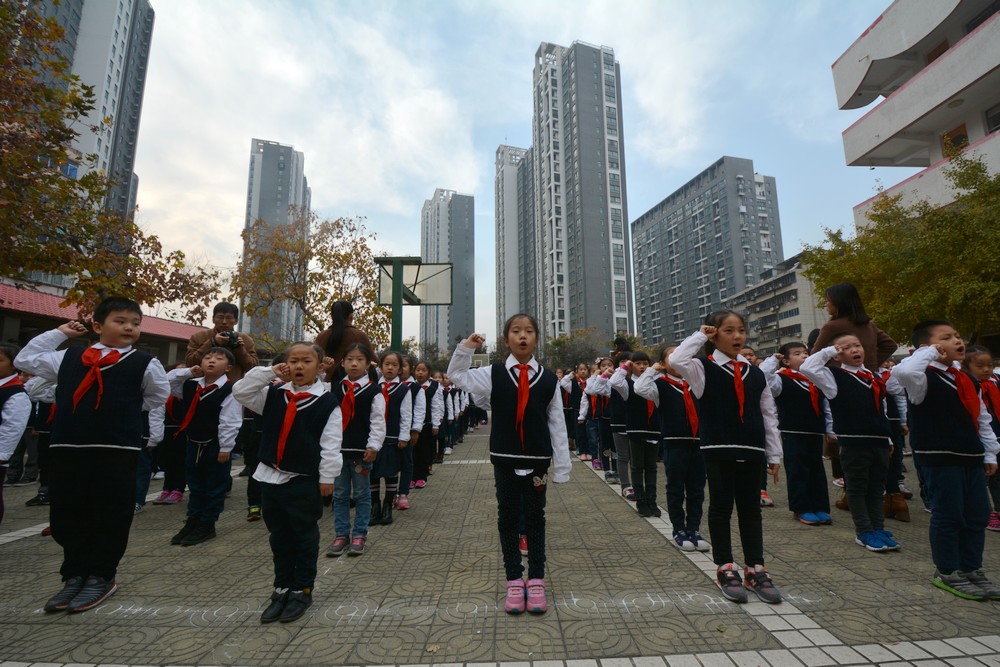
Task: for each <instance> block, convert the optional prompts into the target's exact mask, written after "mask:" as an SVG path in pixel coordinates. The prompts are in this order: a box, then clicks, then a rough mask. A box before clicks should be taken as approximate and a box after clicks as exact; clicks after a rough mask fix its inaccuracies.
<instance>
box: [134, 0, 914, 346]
mask: <svg viewBox="0 0 1000 667" xmlns="http://www.w3.org/2000/svg"><path fill="white" fill-rule="evenodd" d="M152 2H153V6H154V9H155V11H156V21H155V26H154V29H153V42H152V48H151V51H150V59H149V69H148V72H147V80H146V91H145V98H144V101H143V110H142V119H141V125H140V132H139V139H138V146H137V157H136V164H135V172H136V173H137V174H138V176H139V192H138V206H139V213H138V221H139V223H140V224H141V225H142V226H143V227H144V228H146V229H147V230H148V231H150V232H152V233H155V234H158V235H159V236H160V238H161V239H162V240H163V242H164V244H165V245H166V246H167V248H169V249H175V248H180V249H182V250H184V251H185V252H186V253H187V254H188V255H189V256H191V257H192V258H194V259H196V260H199V261H204V262H208V263H210V264H212V265H215V266H218V267H220V268H222V269H224V270H230V269H232V268H233V267H234V266H235V265H236V262H237V259H238V256H239V252H240V249H241V241H240V232H241V230H242V228H243V224H244V216H245V208H246V194H247V169H248V165H249V153H250V141H251V138H254V137H256V138H261V139H267V140H272V141H278V142H280V143H283V144H288V145H292V146H294V147H295V149H296V150H298V151H301V152H302V153H304V154H305V173H306V176H307V178H308V179H309V185H310V186H311V188H312V204H313V208H314V210H315V211H316V212H317V213H318V214H319V215H320V216H322V217H329V218H336V217H341V216H363V217H364V218H365V219H366V225H367V227H368V229H369V230H370V231H372V232H374V233H375V234H376V235H377V238H378V240H377V243H376V245H377V246H378V247H379V248H380V249H383V250H385V251H387V252H388V253H389V254H390V255H415V254H419V243H420V236H419V234H420V209H421V206H422V205H423V202H424V200H425V199H427V198H429V197H431V196H432V194H433V193H434V189H435V188H445V189H452V190H457V191H458V192H461V193H465V194H472V195H474V196H475V209H476V230H475V234H476V253H475V255H476V257H475V261H476V329H477V331H479V332H483V333H484V334H485V335H486V337H487V340H489V341H492V340H494V339H495V336H496V322H495V319H496V314H495V313H496V305H495V304H496V287H495V275H496V271H495V264H496V260H495V244H494V238H495V224H494V220H495V214H494V195H493V178H494V170H495V169H494V161H495V155H496V149H497V146H498V145H500V144H510V145H514V146H521V147H527V146H528V145H530V141H531V113H532V96H531V92H532V81H531V77H532V67H533V59H534V54H535V51H536V50H537V48H538V45H539V44H540V43H541V42H543V41H547V42H553V43H556V44H560V45H564V46H568V45H570V44H571V43H572V42H574V41H583V42H587V43H590V44H594V45H605V46H610V47H612V48H613V49H614V51H615V56H616V58H617V59H618V61H619V62H620V64H621V80H622V81H621V84H622V117H623V123H624V133H623V135H624V136H623V140H624V161H625V169H626V174H627V188H628V189H627V193H626V196H627V204H628V211H629V219H630V220H635V219H636V218H638V217H639V216H640V215H642V214H643V213H645V212H646V211H647V210H649V209H650V208H652V207H653V206H655V205H656V204H657V203H658V202H660V201H661V200H663V199H664V198H666V197H667V196H668V195H670V194H671V193H672V192H674V191H675V190H676V189H677V188H679V187H680V186H682V185H683V184H684V183H686V182H687V181H689V180H690V179H691V178H693V177H694V176H695V175H697V174H698V173H700V172H701V171H702V170H704V169H705V168H706V167H708V166H709V165H711V164H712V163H713V162H715V161H716V160H718V159H719V158H720V157H721V156H723V155H732V156H736V157H744V158H749V159H752V160H753V161H754V167H755V169H756V171H758V172H759V173H762V174H765V175H769V176H774V177H775V179H776V181H777V194H778V204H779V211H780V217H781V227H782V240H783V245H784V253H785V256H786V257H788V256H791V255H793V254H795V253H796V252H798V251H799V249H800V248H801V246H802V244H803V243H811V244H816V243H819V242H821V241H822V239H823V228H824V227H827V228H832V229H840V228H851V227H853V216H852V207H853V206H854V205H856V204H858V203H860V202H862V201H864V200H866V199H868V198H869V197H871V196H872V195H873V194H874V192H875V188H876V187H877V185H878V184H879V182H880V181H881V182H884V183H885V185H887V186H888V185H892V184H894V183H897V182H899V181H901V180H903V179H904V178H906V177H907V176H909V175H910V174H911V173H913V170H906V169H879V170H870V169H867V168H860V167H847V166H845V164H844V152H843V144H842V141H841V132H842V131H843V130H844V129H846V128H847V127H848V126H850V125H851V124H852V123H853V122H854V121H855V120H856V119H857V118H858V117H860V116H861V115H863V113H865V112H866V111H867V109H862V110H856V111H840V110H839V109H838V108H837V103H836V96H835V92H834V86H833V78H832V75H831V69H830V68H831V65H832V64H833V62H834V61H835V60H836V59H837V58H838V57H839V56H840V55H841V54H842V53H843V52H844V51H845V50H846V49H847V48H848V47H849V46H850V45H851V43H852V42H853V41H854V40H855V39H857V37H858V36H860V35H861V34H862V32H864V30H865V29H866V28H867V27H868V26H869V25H871V23H872V22H873V21H874V20H875V19H876V18H877V17H878V15H879V14H880V13H881V12H882V11H883V10H884V9H885V8H886V7H888V4H889V2H888V0H883V2H881V3H880V2H871V1H870V0H823V1H820V0H795V1H792V0H786V1H777V0H758V1H752V0H742V1H739V2H737V1H735V0H715V1H713V2H694V1H690V2H681V1H679V0H658V1H655V0H628V1H627V2H621V1H618V2H611V1H608V0H572V1H571V2H570V1H565V0H552V1H548V2H544V3H543V2H536V1H529V0H506V1H504V2H485V1H484V2H481V1H477V0H454V1H446V0H436V1H433V2H432V1H430V0H425V1H422V2H413V1H403V2H392V1H375V0H365V1H358V2H354V1H350V2H348V1H325V2H318V1H315V2H304V1H292V0H286V1H280V0H274V1H271V2H267V3H263V2H247V1H243V2H236V1H224V0H217V1H213V2H204V1H203V0H152ZM404 311H405V312H404V325H403V332H404V336H415V335H416V334H417V331H418V323H419V315H418V312H417V309H416V308H414V307H407V308H404Z"/></svg>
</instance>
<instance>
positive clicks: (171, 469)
mask: <svg viewBox="0 0 1000 667" xmlns="http://www.w3.org/2000/svg"><path fill="white" fill-rule="evenodd" d="M157 449H159V450H160V455H159V464H160V470H162V471H163V490H164V491H180V492H181V493H183V492H184V488H185V487H186V486H187V477H186V475H185V470H184V456H185V452H186V450H187V438H185V437H184V436H183V435H177V429H176V428H168V429H164V432H163V442H161V443H160V445H159V446H158V447H157Z"/></svg>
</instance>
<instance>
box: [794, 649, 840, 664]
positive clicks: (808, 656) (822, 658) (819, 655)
mask: <svg viewBox="0 0 1000 667" xmlns="http://www.w3.org/2000/svg"><path fill="white" fill-rule="evenodd" d="M792 653H793V654H794V655H795V657H796V658H798V659H799V660H801V661H802V662H803V664H806V665H809V667H826V666H827V665H836V664H837V661H836V660H834V659H833V658H831V657H830V656H829V655H827V654H826V653H824V652H823V651H822V649H819V648H795V649H792Z"/></svg>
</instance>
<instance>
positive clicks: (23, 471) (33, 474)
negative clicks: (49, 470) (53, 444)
mask: <svg viewBox="0 0 1000 667" xmlns="http://www.w3.org/2000/svg"><path fill="white" fill-rule="evenodd" d="M25 457H27V461H25ZM7 474H8V475H10V477H11V481H16V480H19V479H32V480H33V479H35V478H37V477H38V439H37V438H36V437H35V436H33V435H31V429H30V428H26V429H25V430H24V433H22V434H21V439H20V440H18V441H17V447H15V448H14V453H13V454H12V455H11V457H10V460H9V461H8V462H7Z"/></svg>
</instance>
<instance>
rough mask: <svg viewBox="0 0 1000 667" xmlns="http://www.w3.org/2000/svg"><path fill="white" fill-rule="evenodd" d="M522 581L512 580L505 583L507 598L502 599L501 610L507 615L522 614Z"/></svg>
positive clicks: (523, 605) (523, 603)
mask: <svg viewBox="0 0 1000 667" xmlns="http://www.w3.org/2000/svg"><path fill="white" fill-rule="evenodd" d="M524 607H525V599H524V580H523V579H512V580H511V581H508V582H507V597H506V598H505V599H504V603H503V610H504V611H505V612H507V613H508V614H520V613H523V612H524Z"/></svg>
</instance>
